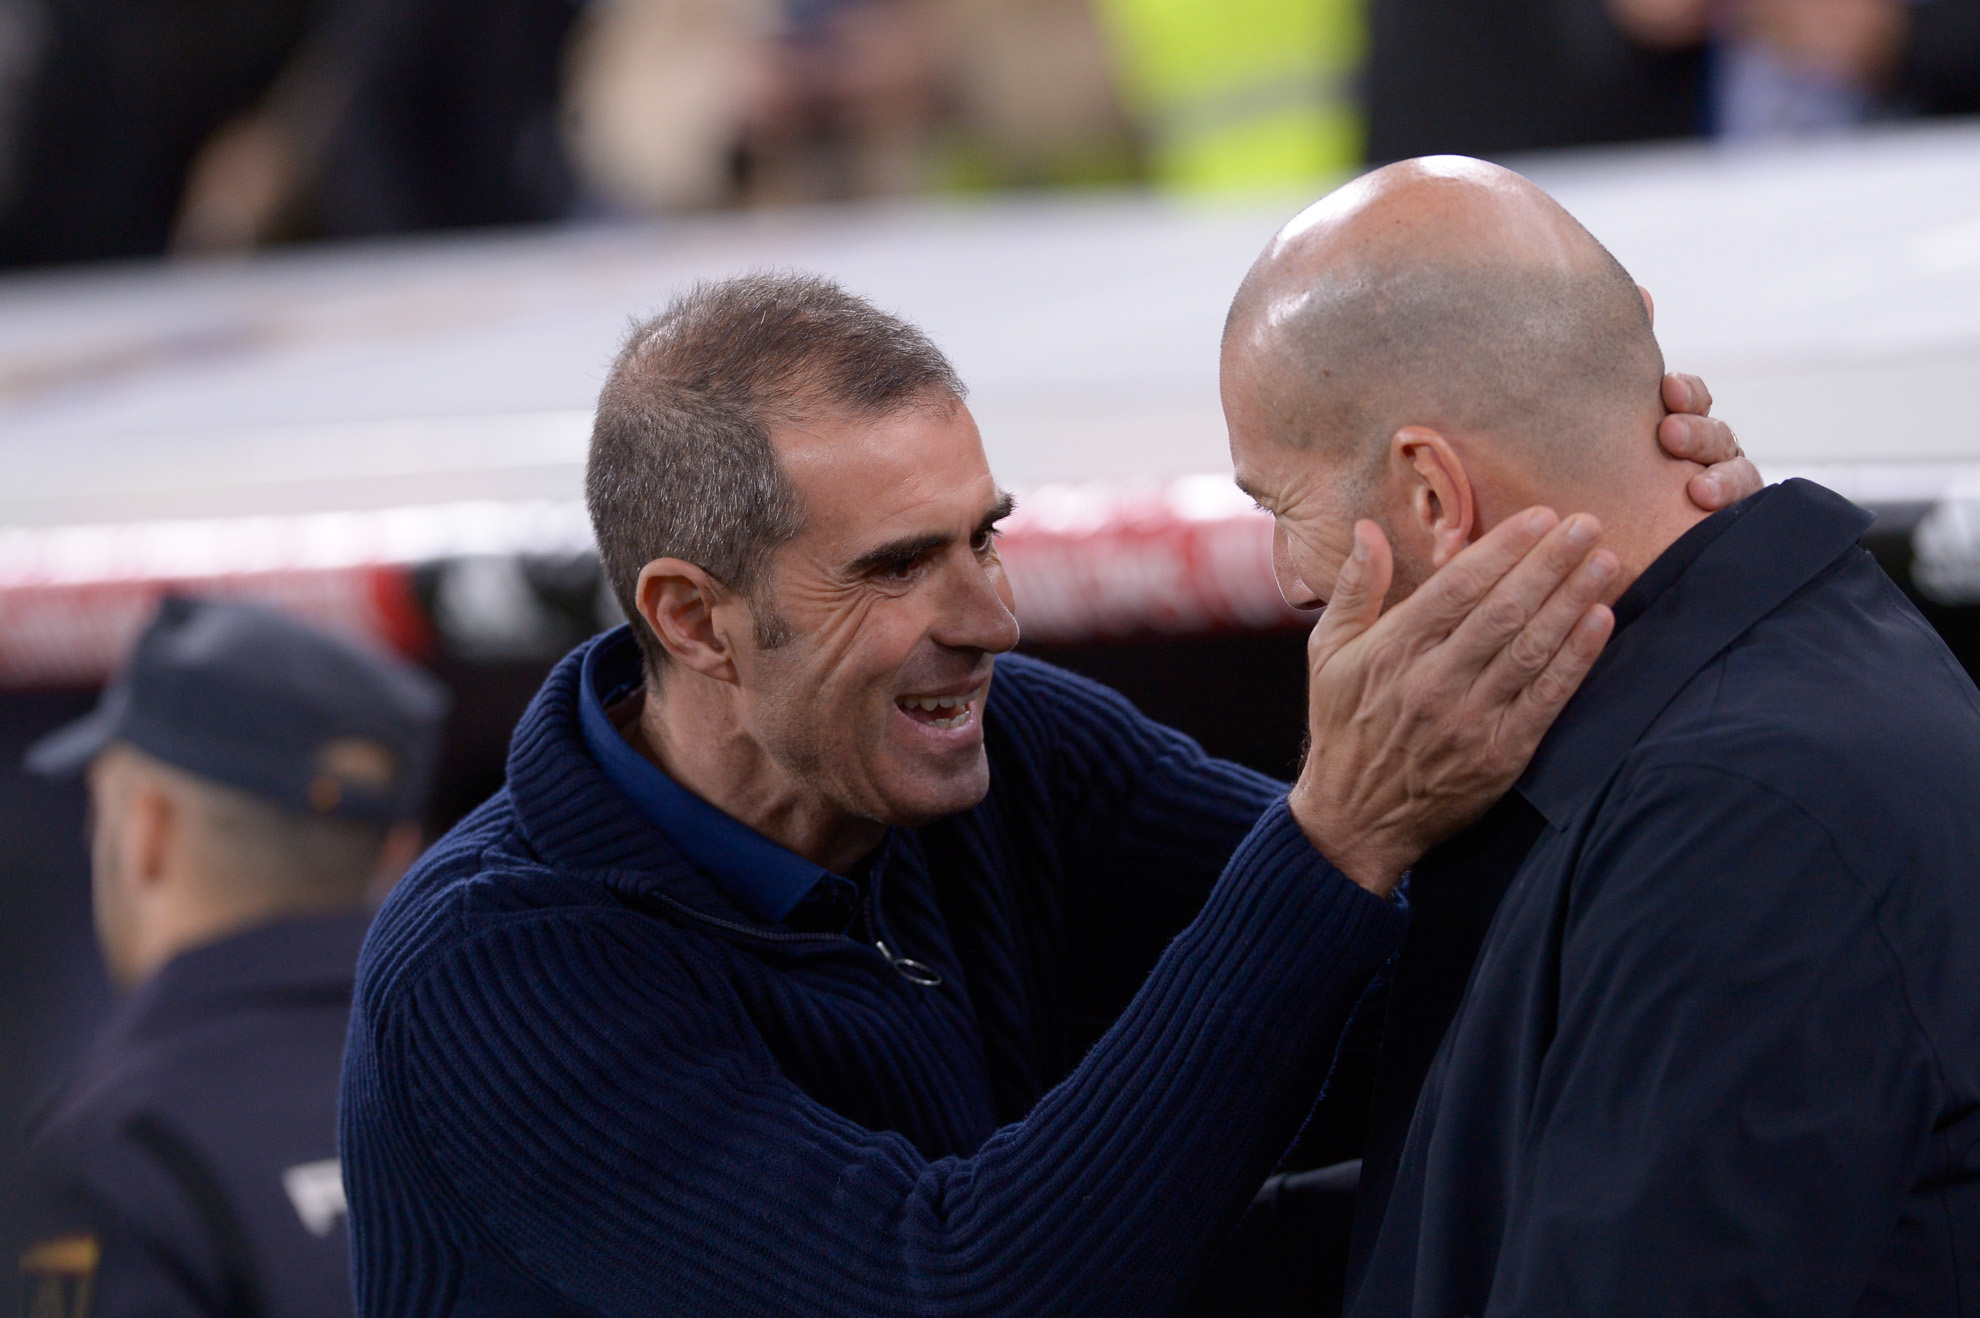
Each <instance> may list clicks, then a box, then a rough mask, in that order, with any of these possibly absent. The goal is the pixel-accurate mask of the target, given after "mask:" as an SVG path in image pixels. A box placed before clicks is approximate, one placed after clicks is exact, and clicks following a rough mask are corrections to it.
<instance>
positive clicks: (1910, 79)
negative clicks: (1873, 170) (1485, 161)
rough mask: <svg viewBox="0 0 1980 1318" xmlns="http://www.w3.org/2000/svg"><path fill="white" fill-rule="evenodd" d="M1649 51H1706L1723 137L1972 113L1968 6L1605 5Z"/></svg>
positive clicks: (1816, 1)
mask: <svg viewBox="0 0 1980 1318" xmlns="http://www.w3.org/2000/svg"><path fill="white" fill-rule="evenodd" d="M1606 3H1607V6H1608V10H1609V13H1610V14H1611V15H1612V16H1613V17H1614V19H1615V22H1616V24H1617V26H1618V27H1620V28H1621V29H1622V30H1623V31H1624V32H1625V33H1626V34H1628V35H1629V36H1630V37H1631V39H1633V40H1634V41H1636V42H1637V43H1638V44H1639V45H1641V46H1643V47H1645V48H1646V49H1651V50H1682V49H1697V48H1700V47H1703V46H1706V45H1708V44H1709V46H1710V49H1711V53H1712V59H1711V79H1710V84H1709V93H1708V94H1709V102H1708V104H1709V123H1710V126H1711V128H1712V130H1713V131H1714V132H1716V133H1718V134H1719V135H1721V136H1725V137H1730V138H1756V137H1768V136H1778V135H1783V134H1796V133H1809V132H1823V131H1834V130H1837V129H1841V128H1846V127H1848V126H1850V125H1852V124H1855V123H1860V122H1862V121H1864V120H1866V119H1871V118H1877V117H1883V116H1886V115H1889V114H1893V113H1897V114H1902V113H1923V114H1967V113H1973V112H1975V111H1980V3H1975V0H1921V2H1919V3H1913V2H1912V0H1606Z"/></svg>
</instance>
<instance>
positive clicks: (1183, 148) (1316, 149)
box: [1098, 0, 1363, 192]
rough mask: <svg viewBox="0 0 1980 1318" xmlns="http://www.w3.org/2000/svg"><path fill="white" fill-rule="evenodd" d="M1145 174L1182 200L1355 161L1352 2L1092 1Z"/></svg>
mask: <svg viewBox="0 0 1980 1318" xmlns="http://www.w3.org/2000/svg"><path fill="white" fill-rule="evenodd" d="M1098 7H1099V9H1100V12H1101V13H1102V14H1103V15H1104V17H1105V19H1106V24H1107V28H1108V31H1109V34H1110V35H1111V37H1112V39H1113V45H1114V50H1115V56H1116V63H1117V67H1118V69H1119V77H1120V81H1121V85H1122V87H1123V88H1124V89H1125V91H1126V94H1127V96H1126V99H1127V101H1128V104H1129V107H1130V109H1131V111H1132V112H1133V113H1134V114H1135V116H1136V118H1137V119H1138V120H1139V122H1140V124H1141V125H1142V128H1143V131H1144V133H1145V135H1146V140H1147V144H1148V159H1149V168H1150V173H1151V174H1152V176H1153V178H1154V180H1155V181H1156V182H1157V183H1159V184H1162V185H1164V186H1168V187H1172V188H1177V189H1181V190H1185V191H1195V192H1201V191H1226V190H1230V189H1250V188H1257V187H1261V186H1265V187H1270V186H1287V185H1299V184H1311V183H1312V182H1314V181H1315V180H1318V179H1323V178H1326V177H1327V176H1329V175H1332V174H1336V173H1341V172H1344V171H1346V170H1348V169H1351V168H1352V167H1354V165H1355V164H1357V163H1358V162H1359V160H1360V159H1361V145H1362V142H1361V139H1362V130H1361V116H1360V113H1359V110H1358V107H1357V106H1356V104H1355V99H1354V94H1353V82H1354V76H1355V73H1356V71H1357V69H1358V67H1359V65H1360V60H1361V54H1362V39H1363V38H1362V16H1361V0H1218V3H1215V4H1206V3H1203V0H1098Z"/></svg>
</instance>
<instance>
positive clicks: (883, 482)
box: [770, 398, 997, 539]
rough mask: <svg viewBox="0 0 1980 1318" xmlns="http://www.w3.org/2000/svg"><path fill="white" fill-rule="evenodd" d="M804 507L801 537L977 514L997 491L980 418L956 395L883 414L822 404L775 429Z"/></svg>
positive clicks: (886, 530) (852, 534) (919, 525)
mask: <svg viewBox="0 0 1980 1318" xmlns="http://www.w3.org/2000/svg"><path fill="white" fill-rule="evenodd" d="M770 438H771V443H772V445H773V446H774V447H775V448H776V451H777V460H778V463H779V465H780V466H781V467H782V469H783V471H784V474H785V476H786V477H787V478H788V479H789V480H790V482H791V484H792V486H793V487H794V488H795V489H796V490H797V492H798V494H799V497H800V498H801V499H802V500H803V503H804V509H805V527H806V530H805V534H806V535H807V536H810V535H812V534H814V533H816V534H824V535H828V536H831V537H833V538H851V539H863V538H870V537H885V536H888V535H890V534H893V533H895V532H896V531H900V530H905V529H914V530H920V529H923V525H924V524H927V523H931V522H935V521H941V520H944V519H948V520H954V519H958V518H960V519H962V520H964V521H973V520H974V519H976V518H979V517H981V516H982V512H983V509H984V507H987V506H988V505H989V504H991V503H994V502H995V500H996V498H997V483H996V481H995V479H994V478H993V477H992V476H991V473H990V463H989V459H988V458H987V457H986V456H985V454H984V452H983V439H982V435H981V433H980V432H979V431H978V429H977V426H976V419H975V418H974V417H973V416H971V415H970V411H969V408H968V406H967V405H966V404H964V403H963V402H961V401H960V400H957V399H954V398H949V399H946V400H943V399H934V398H931V399H928V400H923V401H918V402H916V403H913V404H911V405H908V406H906V407H902V408H897V409H895V410H893V411H890V412H887V413H883V414H881V415H877V416H872V415H856V414H852V413H848V412H844V411H832V410H824V411H821V412H819V413H817V414H814V415H811V416H807V417H804V418H800V419H796V420H793V421H791V422H790V423H788V424H786V425H780V426H775V427H773V428H772V430H771V436H770Z"/></svg>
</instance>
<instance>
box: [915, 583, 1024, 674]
mask: <svg viewBox="0 0 1980 1318" xmlns="http://www.w3.org/2000/svg"><path fill="white" fill-rule="evenodd" d="M1002 579H1003V568H1002V567H1001V566H995V565H986V564H983V563H980V562H976V561H973V560H972V561H971V562H969V563H967V564H963V565H961V567H960V568H959V570H957V571H956V572H954V573H952V574H951V582H952V584H951V586H950V588H949V591H948V593H947V596H946V597H945V598H944V599H943V601H942V617H941V619H940V620H939V621H938V623H937V625H936V627H935V630H934V639H935V640H936V641H938V642H940V643H941V644H942V645H945V646H948V647H950V648H951V649H956V650H983V651H986V652H988V653H990V654H1003V653H1004V652H1005V651H1006V650H1014V649H1016V648H1017V643H1018V621H1017V617H1016V615H1015V614H1013V613H1012V612H1011V609H1010V606H1009V605H1007V604H1006V603H1005V602H1004V596H1003V593H1002V592H1000V591H999V590H998V589H997V585H998V582H1000V581H1001V580H1002Z"/></svg>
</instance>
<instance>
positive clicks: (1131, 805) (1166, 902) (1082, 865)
mask: <svg viewBox="0 0 1980 1318" xmlns="http://www.w3.org/2000/svg"><path fill="white" fill-rule="evenodd" d="M1006 669H1010V670H1012V671H1010V673H1009V674H1008V680H1007V678H1006ZM998 674H999V683H1000V685H999V688H998V690H997V692H996V695H995V696H994V697H993V706H992V713H993V717H994V718H995V719H996V720H997V722H998V724H999V725H1000V726H1001V728H1002V729H1003V731H1004V733H1005V735H1007V736H1008V737H1010V738H1011V740H1012V741H1013V742H1014V743H1016V745H1015V746H1014V747H1013V749H1014V750H1016V751H1017V756H1016V757H1014V758H1022V759H1023V760H1024V761H1025V762H1026V763H1028V764H1030V765H1033V766H1036V769H1037V772H1036V774H1035V775H1034V776H1033V777H1032V779H1031V781H1032V783H1035V787H1036V790H1037V791H1038V792H1039V793H1040V794H1041V799H1039V800H1037V801H1033V802H1027V803H1026V804H1025V806H1024V807H1023V808H1022V810H1021V811H1020V812H1019V813H1022V814H1024V815H1026V816H1034V817H1043V818H1049V819H1051V820H1053V821H1054V828H1055V834H1056V836H1055V837H1054V839H1053V847H1052V850H1053V851H1054V853H1055V854H1056V855H1058V856H1059V857H1060V858H1061V860H1062V862H1063V866H1064V873H1065V877H1066V882H1067V883H1068V884H1069V885H1071V887H1072V889H1073V892H1072V894H1071V895H1072V896H1073V898H1074V899H1075V900H1076V901H1077V902H1079V903H1081V904H1082V905H1083V906H1084V907H1085V908H1086V911H1087V915H1088V918H1087V919H1086V921H1085V922H1084V923H1085V924H1086V926H1087V927H1089V928H1092V929H1095V930H1100V931H1104V933H1105V938H1106V941H1107V942H1108V944H1109V946H1107V947H1104V948H1089V949H1083V950H1082V951H1081V953H1080V954H1081V955H1083V956H1086V957H1088V958H1089V959H1090V958H1092V957H1096V956H1097V957H1100V958H1103V959H1107V960H1121V961H1122V962H1124V964H1123V967H1122V969H1123V970H1124V971H1127V972H1131V973H1132V975H1133V982H1134V983H1137V984H1138V983H1139V982H1140V978H1141V976H1143V975H1146V974H1147V973H1148V968H1149V966H1150V965H1152V964H1153V962H1154V959H1155V957H1156V955H1158V954H1159V952H1160V950H1161V949H1162V947H1164V946H1166V945H1167V943H1168V941H1169V940H1170V939H1171V938H1173V937H1175V935H1176V933H1177V932H1178V931H1179V930H1180V929H1181V928H1182V926H1183V925H1185V924H1187V923H1188V922H1189V921H1190V920H1191V919H1192V918H1194V917H1195V915H1196V913H1197V911H1198V910H1200V909H1201V908H1202V906H1203V902H1204V899H1205V898H1206V897H1207V896H1208V895H1209V892H1210V887H1211V885H1212V884H1213V883H1215V882H1216V881H1217V876H1218V875H1219V874H1220V873H1222V871H1223V869H1224V865H1225V862H1227V861H1228V860H1229V859H1230V857H1231V853H1232V852H1233V851H1234V850H1236V848H1237V845H1238V843H1239V842H1241V841H1242V840H1243V839H1244V836H1245V834H1246V833H1248V832H1250V830H1251V828H1252V826H1253V825H1254V824H1256V823H1257V822H1258V820H1259V817H1260V816H1261V815H1263V814H1264V813H1265V810H1266V808H1267V807H1268V806H1270V805H1271V804H1272V803H1273V802H1274V801H1277V800H1280V799H1282V798H1283V797H1284V796H1285V794H1286V784H1285V783H1283V782H1279V781H1276V780H1274V779H1271V778H1268V777H1266V776H1265V775H1264V774H1261V773H1256V772H1254V771H1252V770H1250V769H1247V768H1245V767H1243V766H1242V765H1238V764H1233V763H1231V762H1230V761H1228V760H1220V759H1216V758H1214V757H1212V756H1210V755H1207V754H1205V753H1204V751H1203V748H1202V747H1201V746H1199V745H1198V744H1197V743H1196V742H1195V741H1194V740H1192V739H1191V738H1189V737H1187V736H1184V735H1183V734H1182V733H1180V732H1177V731H1176V730H1175V729H1174V728H1170V727H1165V726H1164V725H1162V724H1160V723H1157V722H1156V721H1155V720H1153V719H1151V718H1149V717H1147V716H1146V715H1144V714H1143V713H1142V712H1141V711H1140V710H1138V709H1136V708H1135V707H1134V705H1133V704H1132V703H1130V702H1129V701H1128V700H1127V699H1126V698H1125V697H1123V696H1122V695H1121V694H1120V693H1119V692H1116V691H1113V690H1111V689H1109V688H1107V687H1104V686H1101V685H1100V684H1099V683H1096V682H1092V681H1089V680H1087V679H1086V678H1083V677H1079V676H1077V675H1076V674H1073V673H1068V672H1065V671H1063V670H1061V669H1057V668H1054V667H1051V666H1049V665H1047V664H1043V663H1040V662H1038V661H1036V660H1031V659H1020V660H1016V661H1013V660H1012V659H1009V658H1007V659H1004V660H1001V661H999V666H998Z"/></svg>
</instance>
